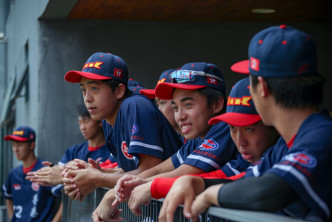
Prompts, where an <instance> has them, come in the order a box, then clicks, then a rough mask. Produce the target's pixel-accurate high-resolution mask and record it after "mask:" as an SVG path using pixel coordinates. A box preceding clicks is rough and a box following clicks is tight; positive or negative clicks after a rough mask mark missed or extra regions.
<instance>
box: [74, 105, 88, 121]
mask: <svg viewBox="0 0 332 222" xmlns="http://www.w3.org/2000/svg"><path fill="white" fill-rule="evenodd" d="M77 114H78V116H81V117H89V118H91V115H90V113H89V111H88V110H87V108H86V106H85V105H84V104H80V105H78V106H77Z"/></svg>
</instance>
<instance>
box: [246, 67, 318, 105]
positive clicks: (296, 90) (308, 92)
mask: <svg viewBox="0 0 332 222" xmlns="http://www.w3.org/2000/svg"><path fill="white" fill-rule="evenodd" d="M263 79H264V80H265V82H266V84H267V87H268V90H269V91H270V93H271V94H272V95H273V96H274V98H275V100H276V103H277V104H279V105H281V107H283V108H307V107H314V108H317V109H318V108H319V106H320V105H321V103H322V101H323V83H324V82H325V79H324V78H323V77H322V76H321V75H319V74H317V73H315V74H309V75H305V76H298V77H289V78H272V77H268V78H266V77H263ZM250 81H251V85H252V87H253V88H252V90H255V89H256V86H257V83H258V76H255V75H252V74H250Z"/></svg>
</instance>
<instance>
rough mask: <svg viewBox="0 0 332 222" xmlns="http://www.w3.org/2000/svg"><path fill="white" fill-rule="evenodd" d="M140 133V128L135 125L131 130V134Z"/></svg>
mask: <svg viewBox="0 0 332 222" xmlns="http://www.w3.org/2000/svg"><path fill="white" fill-rule="evenodd" d="M137 132H138V126H137V125H135V124H133V128H132V129H131V134H135V133H137Z"/></svg>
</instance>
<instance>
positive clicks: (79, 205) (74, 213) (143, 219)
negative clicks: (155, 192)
mask: <svg viewBox="0 0 332 222" xmlns="http://www.w3.org/2000/svg"><path fill="white" fill-rule="evenodd" d="M106 192H107V189H103V188H99V189H97V190H95V191H94V192H92V193H91V194H89V195H88V196H87V197H85V199H84V200H83V201H82V202H79V201H75V200H72V201H69V198H68V197H67V196H66V195H63V200H62V202H63V215H62V221H63V222H69V221H70V222H86V221H87V222H90V221H92V219H91V215H92V212H93V211H94V209H96V207H97V206H98V204H99V202H100V201H101V199H102V198H103V196H104V194H105V193H106ZM69 203H70V204H69ZM161 205H162V200H152V201H151V203H150V204H149V205H148V206H142V208H141V210H142V215H141V216H136V215H134V214H133V213H132V212H131V211H130V209H129V208H128V206H127V203H121V204H120V205H119V208H120V209H122V214H121V217H122V218H124V221H127V222H155V221H158V214H159V210H160V209H161ZM174 221H175V222H187V221H188V222H189V221H190V220H188V219H186V218H185V217H184V216H183V214H182V207H181V206H179V207H178V209H177V211H176V212H175V214H174ZM201 221H202V222H235V221H236V222H251V221H252V222H266V221H269V222H280V221H285V222H301V221H302V222H303V220H299V219H294V218H290V217H285V216H281V215H277V214H272V213H266V212H257V211H245V210H235V209H226V208H220V207H210V208H209V210H208V211H207V212H206V213H204V214H202V215H201Z"/></svg>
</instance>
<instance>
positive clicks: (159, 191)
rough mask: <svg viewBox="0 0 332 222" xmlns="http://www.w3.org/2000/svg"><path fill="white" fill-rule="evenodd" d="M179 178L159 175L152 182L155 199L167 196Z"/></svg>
mask: <svg viewBox="0 0 332 222" xmlns="http://www.w3.org/2000/svg"><path fill="white" fill-rule="evenodd" d="M176 179H177V178H163V177H157V178H155V179H154V180H153V182H152V184H151V196H152V197H153V198H155V199H160V198H164V197H166V195H167V193H168V191H169V190H170V189H171V187H172V185H173V183H174V182H175V180H176Z"/></svg>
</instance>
